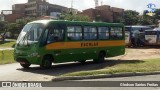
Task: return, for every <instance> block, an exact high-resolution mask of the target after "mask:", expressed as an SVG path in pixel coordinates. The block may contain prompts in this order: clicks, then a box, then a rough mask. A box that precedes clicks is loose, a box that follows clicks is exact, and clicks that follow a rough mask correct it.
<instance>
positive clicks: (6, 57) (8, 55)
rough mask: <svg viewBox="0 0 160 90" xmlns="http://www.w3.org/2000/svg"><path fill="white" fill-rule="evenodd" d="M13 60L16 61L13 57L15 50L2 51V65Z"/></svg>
mask: <svg viewBox="0 0 160 90" xmlns="http://www.w3.org/2000/svg"><path fill="white" fill-rule="evenodd" d="M13 62H15V61H14V57H13V50H4V51H0V65H1V64H8V63H13Z"/></svg>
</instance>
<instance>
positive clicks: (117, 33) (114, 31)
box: [110, 27, 123, 39]
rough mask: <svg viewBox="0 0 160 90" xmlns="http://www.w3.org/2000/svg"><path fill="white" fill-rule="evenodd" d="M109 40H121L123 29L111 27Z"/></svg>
mask: <svg viewBox="0 0 160 90" xmlns="http://www.w3.org/2000/svg"><path fill="white" fill-rule="evenodd" d="M110 33H111V35H110V36H111V38H112V39H121V38H122V37H123V29H122V28H121V27H111V31H110Z"/></svg>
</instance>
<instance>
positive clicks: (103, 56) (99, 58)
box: [93, 52, 105, 63]
mask: <svg viewBox="0 0 160 90" xmlns="http://www.w3.org/2000/svg"><path fill="white" fill-rule="evenodd" d="M93 61H94V62H95V63H102V62H104V61H105V52H100V53H99V55H98V59H93Z"/></svg>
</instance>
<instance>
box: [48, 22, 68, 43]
mask: <svg viewBox="0 0 160 90" xmlns="http://www.w3.org/2000/svg"><path fill="white" fill-rule="evenodd" d="M54 25H57V26H58V30H59V29H61V30H63V40H58V41H54V42H51V43H55V42H65V31H66V30H65V29H66V28H65V26H64V27H62V26H63V24H61V23H50V24H49V25H48V27H46V28H45V30H47V29H48V34H47V38H46V41H45V43H46V44H51V43H47V40H48V37H49V32H50V31H51V29H50V28H54V29H55V26H54ZM57 26H56V28H57Z"/></svg>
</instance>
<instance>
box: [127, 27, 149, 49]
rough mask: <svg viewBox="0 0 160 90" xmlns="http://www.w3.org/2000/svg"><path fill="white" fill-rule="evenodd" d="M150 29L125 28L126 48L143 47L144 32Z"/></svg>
mask: <svg viewBox="0 0 160 90" xmlns="http://www.w3.org/2000/svg"><path fill="white" fill-rule="evenodd" d="M148 29H151V27H149V26H138V25H133V26H125V33H126V34H125V35H126V36H125V43H126V46H134V47H135V46H143V45H144V44H145V34H144V33H145V30H148Z"/></svg>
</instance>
